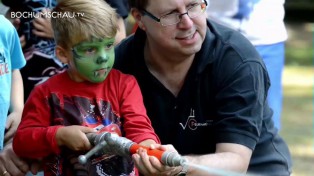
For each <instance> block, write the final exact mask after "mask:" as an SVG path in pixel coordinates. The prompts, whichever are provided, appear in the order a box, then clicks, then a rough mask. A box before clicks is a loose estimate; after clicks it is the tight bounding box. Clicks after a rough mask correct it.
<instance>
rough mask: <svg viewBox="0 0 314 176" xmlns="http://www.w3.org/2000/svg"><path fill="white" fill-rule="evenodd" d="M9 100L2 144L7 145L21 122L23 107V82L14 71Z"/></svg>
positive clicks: (19, 74)
mask: <svg viewBox="0 0 314 176" xmlns="http://www.w3.org/2000/svg"><path fill="white" fill-rule="evenodd" d="M11 86H12V88H11V99H10V109H9V112H10V114H9V116H8V119H7V123H6V127H5V129H6V133H5V136H4V143H5V144H7V143H8V142H10V141H11V140H12V137H13V135H14V134H15V132H16V129H17V127H18V125H19V123H20V122H21V117H22V111H23V107H24V91H23V81H22V76H21V73H20V70H18V69H15V70H13V71H12V83H11Z"/></svg>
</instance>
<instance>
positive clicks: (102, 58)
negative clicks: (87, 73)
mask: <svg viewBox="0 0 314 176" xmlns="http://www.w3.org/2000/svg"><path fill="white" fill-rule="evenodd" d="M107 60H108V56H107V55H102V56H98V57H97V59H96V63H97V64H102V63H104V62H107Z"/></svg>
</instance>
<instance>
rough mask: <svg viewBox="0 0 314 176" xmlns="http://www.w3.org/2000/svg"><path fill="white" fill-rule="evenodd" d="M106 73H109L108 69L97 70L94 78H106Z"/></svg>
mask: <svg viewBox="0 0 314 176" xmlns="http://www.w3.org/2000/svg"><path fill="white" fill-rule="evenodd" d="M106 73H107V69H106V68H102V69H99V70H96V71H95V72H94V76H95V77H100V76H104V75H105V74H106Z"/></svg>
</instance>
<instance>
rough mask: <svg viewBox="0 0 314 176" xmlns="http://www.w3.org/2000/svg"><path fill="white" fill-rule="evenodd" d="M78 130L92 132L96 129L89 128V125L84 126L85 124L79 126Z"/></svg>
mask: <svg viewBox="0 0 314 176" xmlns="http://www.w3.org/2000/svg"><path fill="white" fill-rule="evenodd" d="M80 130H81V131H82V132H83V133H94V132H97V130H95V129H93V128H90V127H86V126H80Z"/></svg>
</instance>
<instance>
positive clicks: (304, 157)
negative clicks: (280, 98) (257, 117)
mask: <svg viewBox="0 0 314 176" xmlns="http://www.w3.org/2000/svg"><path fill="white" fill-rule="evenodd" d="M313 75H314V69H313V67H309V66H286V67H285V70H284V75H283V86H284V102H283V114H282V126H283V127H282V130H281V136H282V137H283V138H284V139H285V140H286V142H287V143H288V146H289V148H290V152H291V154H292V158H293V165H294V166H293V175H295V176H308V175H313V173H314V167H313V163H314V122H313V117H314V116H313V82H314V76H313Z"/></svg>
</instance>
